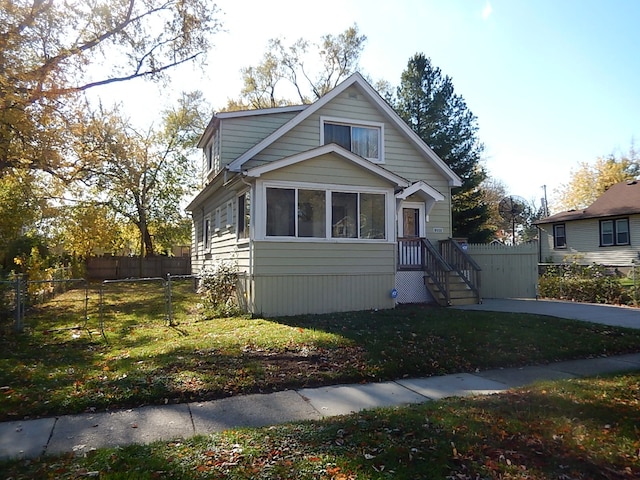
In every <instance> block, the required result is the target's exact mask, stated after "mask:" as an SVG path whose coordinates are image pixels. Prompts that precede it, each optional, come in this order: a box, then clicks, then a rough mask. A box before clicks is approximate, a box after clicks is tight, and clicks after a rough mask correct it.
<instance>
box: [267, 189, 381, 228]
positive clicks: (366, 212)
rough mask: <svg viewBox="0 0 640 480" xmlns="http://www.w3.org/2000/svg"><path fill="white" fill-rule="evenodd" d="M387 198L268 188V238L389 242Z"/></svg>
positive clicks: (365, 194) (357, 193) (373, 195)
mask: <svg viewBox="0 0 640 480" xmlns="http://www.w3.org/2000/svg"><path fill="white" fill-rule="evenodd" d="M385 205H386V195H385V194H384V193H368V192H342V191H335V190H315V189H305V188H278V187H268V188H266V236H267V237H294V238H335V239H341V238H344V239H381V240H384V239H386V225H387V223H386V222H387V215H386V211H385V210H386V208H385Z"/></svg>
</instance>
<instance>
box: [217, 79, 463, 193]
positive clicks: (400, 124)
mask: <svg viewBox="0 0 640 480" xmlns="http://www.w3.org/2000/svg"><path fill="white" fill-rule="evenodd" d="M352 85H356V86H357V87H359V89H360V90H361V92H362V93H363V94H364V95H365V96H366V97H367V98H368V100H370V101H371V102H372V103H373V104H374V105H375V106H376V107H377V108H378V109H379V110H380V111H381V112H382V114H383V115H384V116H385V117H386V118H387V120H388V121H389V122H391V123H392V124H393V125H394V126H395V127H397V128H398V130H400V131H401V132H402V133H403V134H404V135H405V137H407V139H409V141H411V142H412V143H413V144H414V145H415V147H416V148H417V149H418V151H419V152H420V153H422V155H423V156H424V157H425V158H428V159H429V160H430V161H432V162H433V164H434V165H435V166H436V168H438V169H439V170H440V171H441V173H442V174H443V175H444V176H445V177H446V178H448V180H449V185H451V186H454V187H459V186H461V185H462V181H461V179H460V177H458V176H457V175H456V174H455V173H454V172H453V170H451V168H449V166H448V165H447V164H446V163H444V161H443V160H442V159H441V158H440V157H438V155H436V153H435V152H434V151H433V150H431V148H430V147H429V146H428V145H427V144H426V143H424V141H423V140H422V139H421V138H420V137H419V136H418V135H417V134H416V133H415V132H414V131H413V130H411V128H409V126H408V125H407V124H406V123H405V122H404V121H403V120H402V119H401V118H400V117H399V116H398V114H397V113H396V112H395V111H394V110H393V109H392V108H391V106H390V105H389V104H388V103H387V102H386V101H385V100H384V99H383V98H382V97H381V96H380V95H379V94H378V92H376V90H375V89H374V88H373V87H372V86H371V85H369V83H368V82H367V81H366V80H365V79H364V78H363V77H362V75H360V74H359V73H357V72H356V73H354V74H352V75H351V76H350V77H349V78H347V79H346V80H345V81H344V82H342V83H341V84H339V85H338V86H337V87H335V88H334V89H333V90H331V91H330V92H329V93H327V94H326V95H324V96H323V97H321V98H320V99H318V100H317V101H316V102H314V103H312V104H311V105H309V106H308V107H307V108H305V109H304V110H302V111H301V112H300V113H299V114H298V115H296V116H295V117H294V118H292V119H291V120H289V121H288V122H287V123H285V124H284V125H283V126H282V127H280V128H278V129H277V130H276V131H275V132H273V133H272V134H271V135H269V136H268V137H266V138H265V139H264V140H262V141H261V142H258V143H257V144H256V145H255V146H254V147H252V148H250V149H249V150H247V151H246V152H245V153H243V154H242V155H241V156H240V157H238V158H237V159H235V160H234V161H233V162H231V163H230V164H229V166H228V168H229V170H231V171H232V172H240V171H241V170H242V165H243V164H244V163H245V162H247V161H249V160H251V159H252V158H253V157H254V156H256V155H257V154H258V153H260V152H261V151H263V150H264V149H265V148H267V147H268V146H269V145H272V144H273V143H274V142H275V141H276V140H278V139H279V138H281V137H282V136H283V135H284V134H286V133H287V132H289V131H291V130H292V129H293V128H294V127H296V126H297V125H299V124H300V123H301V122H302V121H303V120H305V119H307V118H309V117H310V116H311V115H312V114H314V113H315V112H317V111H318V110H320V109H321V108H322V107H324V106H325V105H327V104H328V103H329V102H331V101H332V100H334V99H335V98H336V97H337V96H338V95H340V94H341V93H342V92H344V91H345V90H346V89H347V88H349V87H351V86H352Z"/></svg>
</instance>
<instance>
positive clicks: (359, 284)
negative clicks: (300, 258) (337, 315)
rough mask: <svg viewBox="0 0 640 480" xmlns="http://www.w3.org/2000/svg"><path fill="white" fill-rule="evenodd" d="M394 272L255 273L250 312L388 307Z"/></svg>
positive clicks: (282, 313)
mask: <svg viewBox="0 0 640 480" xmlns="http://www.w3.org/2000/svg"><path fill="white" fill-rule="evenodd" d="M394 286H395V274H378V275H362V274H352V275H348V274H345V275H335V274H328V275H256V276H255V278H254V282H253V292H254V295H253V296H252V297H251V301H250V302H249V304H248V309H249V311H250V312H252V313H254V314H256V315H263V316H267V317H275V316H286V315H302V314H322V313H332V312H348V311H357V310H375V309H388V308H393V307H394V306H395V301H394V299H393V298H392V297H391V290H392V289H393V288H394Z"/></svg>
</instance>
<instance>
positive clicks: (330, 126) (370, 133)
mask: <svg viewBox="0 0 640 480" xmlns="http://www.w3.org/2000/svg"><path fill="white" fill-rule="evenodd" d="M320 123H321V130H320V143H321V144H322V145H327V144H329V143H335V144H337V145H340V146H341V147H343V148H345V149H347V150H349V151H350V152H353V153H355V154H356V155H360V156H361V157H363V158H366V159H367V160H369V161H371V162H374V163H384V156H383V148H382V138H383V136H384V129H383V124H381V123H374V122H357V123H355V122H350V121H348V120H344V119H336V118H329V117H323V118H321V119H320Z"/></svg>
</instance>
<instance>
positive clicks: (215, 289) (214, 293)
mask: <svg viewBox="0 0 640 480" xmlns="http://www.w3.org/2000/svg"><path fill="white" fill-rule="evenodd" d="M237 285H238V266H237V264H236V263H235V262H233V261H228V260H222V261H220V262H216V263H215V264H214V265H212V266H210V267H206V268H205V269H204V271H203V272H202V274H201V276H200V284H199V286H198V293H199V294H200V295H202V297H203V300H204V303H205V307H206V309H207V312H206V313H207V316H215V317H221V316H232V315H236V314H238V313H239V312H240V307H239V305H238V298H237V294H236V292H237Z"/></svg>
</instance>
